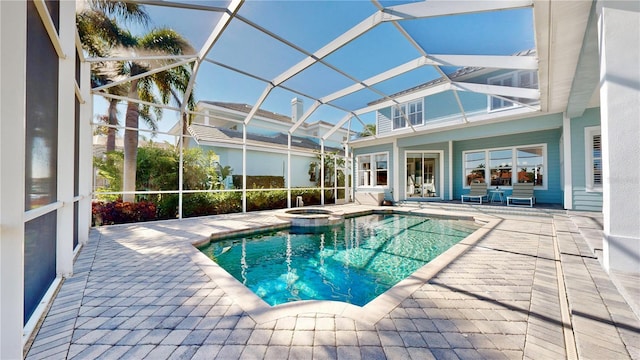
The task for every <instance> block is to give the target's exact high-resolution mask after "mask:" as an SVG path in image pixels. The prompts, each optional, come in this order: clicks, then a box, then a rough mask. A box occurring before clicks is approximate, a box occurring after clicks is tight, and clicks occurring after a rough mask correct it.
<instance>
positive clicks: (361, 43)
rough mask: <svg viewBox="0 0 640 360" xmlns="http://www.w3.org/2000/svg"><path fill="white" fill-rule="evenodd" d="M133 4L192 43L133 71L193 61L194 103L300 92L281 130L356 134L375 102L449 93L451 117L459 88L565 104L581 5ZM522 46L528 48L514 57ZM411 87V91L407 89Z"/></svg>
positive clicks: (284, 100)
mask: <svg viewBox="0 0 640 360" xmlns="http://www.w3.org/2000/svg"><path fill="white" fill-rule="evenodd" d="M135 2H136V3H139V4H143V5H145V8H146V10H147V12H148V13H149V14H150V16H151V19H152V26H155V27H170V28H173V29H175V30H176V31H178V32H179V33H181V34H182V35H183V36H185V37H186V38H187V39H188V40H189V41H190V43H191V44H192V45H193V47H194V48H195V49H196V50H195V53H193V54H190V55H183V56H167V57H164V59H165V60H166V61H167V62H165V64H164V65H163V66H157V67H156V68H153V69H152V70H151V71H149V72H147V73H145V74H142V75H139V76H148V75H151V74H153V73H156V72H160V71H164V70H166V69H168V68H171V67H174V66H180V65H184V64H185V63H193V74H192V77H191V80H190V83H189V87H188V89H187V92H186V94H185V98H186V97H187V96H188V94H190V93H191V92H193V93H194V95H195V98H196V100H206V101H223V102H232V103H242V104H249V105H250V106H252V110H251V111H250V112H249V113H248V114H247V116H246V118H245V119H244V121H243V123H244V124H249V123H250V122H251V120H252V118H253V117H254V116H255V114H256V112H257V111H258V109H263V110H267V111H272V112H277V113H285V114H286V113H288V111H289V106H290V105H289V102H290V100H291V99H292V98H294V97H297V98H301V99H303V100H304V102H305V104H306V105H307V108H306V109H305V110H306V111H305V112H304V115H303V116H302V117H301V118H299V119H298V120H297V122H295V123H293V124H292V126H291V128H290V129H289V132H290V133H292V134H293V133H294V132H295V130H296V129H297V128H298V127H299V126H300V125H301V124H302V123H304V122H313V121H318V120H322V121H325V122H329V123H331V124H334V128H333V129H332V130H331V131H330V132H329V133H327V134H325V135H324V136H323V138H325V139H326V138H328V137H329V136H330V135H331V134H332V133H333V132H334V131H335V130H337V129H339V128H345V129H349V130H351V131H355V132H358V131H360V130H362V129H363V128H364V126H365V125H366V124H375V116H374V114H375V111H376V110H378V109H380V108H383V107H388V106H391V105H393V104H398V103H402V102H404V101H407V100H409V99H412V98H416V97H417V96H429V95H433V94H437V93H442V92H449V93H451V94H452V96H453V97H454V98H455V101H456V103H457V104H458V106H459V108H460V114H461V119H462V120H463V119H464V118H465V114H466V110H465V106H464V103H463V102H462V101H460V97H459V96H458V93H459V92H476V93H482V94H486V95H490V96H495V97H499V98H509V99H510V100H512V99H513V98H527V99H534V100H539V105H536V106H534V107H531V106H528V105H527V107H529V108H531V110H534V111H536V112H562V111H565V110H566V108H567V103H568V101H569V95H570V93H571V90H572V85H573V83H574V75H575V74H576V67H577V66H578V59H579V58H580V51H581V49H582V44H583V41H587V40H585V39H583V37H584V34H585V28H586V27H587V25H588V19H589V13H590V11H591V5H592V4H591V2H586V1H585V2H551V1H532V0H504V1H485V0H479V1H435V0H427V1H418V2H415V1H378V0H371V1H243V0H233V1H230V2H227V1H196V0H191V1H179V2H178V1H162V0H140V1H135ZM560 20H562V21H560ZM591 25H592V26H595V25H593V24H591ZM559 34H561V35H562V36H559ZM531 50H534V51H531ZM522 52H527V55H529V56H518V55H517V54H518V53H522ZM145 58H150V59H151V58H157V56H156V55H152V56H149V55H148V54H146V55H145V54H135V53H128V54H125V55H113V56H112V57H110V58H93V59H91V58H90V59H88V61H122V60H144V59H145ZM465 68H490V69H516V70H533V71H537V72H538V77H539V78H538V83H539V89H525V88H516V87H507V86H492V85H484V84H482V85H479V84H473V83H467V82H464V81H458V80H457V79H455V78H452V77H451V74H453V73H455V72H456V71H460V70H461V69H465ZM583 72H584V73H588V72H586V71H583ZM131 79H132V78H122V79H121V80H119V81H117V82H113V83H110V84H108V85H104V86H100V87H96V88H94V89H93V93H94V94H99V95H101V96H104V97H115V95H109V94H106V93H104V92H103V90H105V89H107V88H109V87H111V86H115V85H117V84H121V83H126V82H128V81H131ZM425 84H430V85H429V86H424V85H425ZM421 85H422V86H421ZM413 88H416V89H419V90H416V91H413V92H409V93H408V94H407V91H406V90H408V89H413ZM583 93H584V94H582V95H580V94H578V95H573V98H572V101H573V102H572V103H573V104H581V106H582V107H585V106H587V105H588V104H590V103H593V102H594V101H597V99H591V94H592V93H593V92H589V91H586V92H585V91H583ZM121 99H122V100H125V99H126V98H121ZM126 100H129V99H126ZM181 104H182V105H181V107H180V108H177V107H172V106H167V105H162V104H157V106H159V107H162V108H167V109H171V110H175V111H176V112H177V111H179V112H181V113H184V112H187V113H193V114H198V113H197V111H196V112H194V111H190V110H188V109H187V108H186V102H185V101H182V102H181ZM574 107H575V106H574ZM426 111H428V109H427V110H426ZM574 111H575V109H574ZM577 111H579V109H578V110H577ZM461 123H464V121H461ZM412 130H413V131H416V129H412Z"/></svg>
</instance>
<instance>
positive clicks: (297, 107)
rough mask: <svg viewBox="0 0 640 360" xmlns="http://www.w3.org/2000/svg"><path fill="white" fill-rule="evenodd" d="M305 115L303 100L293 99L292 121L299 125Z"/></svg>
mask: <svg viewBox="0 0 640 360" xmlns="http://www.w3.org/2000/svg"><path fill="white" fill-rule="evenodd" d="M303 113H304V104H303V102H302V99H298V98H297V97H295V98H293V99H291V121H292V122H294V123H297V122H298V120H299V119H300V118H301V117H302V114H303Z"/></svg>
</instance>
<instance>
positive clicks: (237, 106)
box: [200, 100, 333, 127]
mask: <svg viewBox="0 0 640 360" xmlns="http://www.w3.org/2000/svg"><path fill="white" fill-rule="evenodd" d="M200 102H201V103H204V104H209V105H213V106H218V107H222V108H225V109H229V110H234V111H239V112H242V113H245V114H248V113H249V112H250V111H251V105H249V104H242V103H231V102H221V101H208V100H200ZM256 115H258V116H260V117H263V118H267V119H271V120H277V121H282V122H284V123H290V124H293V120H291V117H289V116H287V115H282V114H278V113H274V112H271V111H267V110H262V109H258V111H256ZM312 124H325V125H328V126H333V124H332V123H329V122H326V121H322V120H318V121H314V122H312V123H307V122H305V123H303V124H302V127H308V126H311V125H312Z"/></svg>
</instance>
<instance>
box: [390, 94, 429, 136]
mask: <svg viewBox="0 0 640 360" xmlns="http://www.w3.org/2000/svg"><path fill="white" fill-rule="evenodd" d="M415 104H419V105H420V109H421V110H420V119H419V120H420V121H419V122H418V123H415V124H413V123H411V122H410V119H411V115H412V114H417V112H414V113H412V112H410V111H409V108H410V106H411V105H415ZM396 118H400V119H402V123H403V124H404V125H403V126H396ZM410 123H411V125H413V126H420V125H424V98H421V99H418V100H413V101H407V102H405V103H402V104H399V105H395V106H392V107H391V129H392V130H400V129H406V128H408V127H410V125H409V124H410Z"/></svg>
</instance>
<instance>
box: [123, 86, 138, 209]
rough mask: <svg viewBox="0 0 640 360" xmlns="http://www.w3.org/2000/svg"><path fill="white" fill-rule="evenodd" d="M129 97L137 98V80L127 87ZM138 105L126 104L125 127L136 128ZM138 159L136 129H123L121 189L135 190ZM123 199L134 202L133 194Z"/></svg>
mask: <svg viewBox="0 0 640 360" xmlns="http://www.w3.org/2000/svg"><path fill="white" fill-rule="evenodd" d="M129 98H130V99H139V96H138V80H133V81H132V82H131V88H130V89H129ZM138 107H139V105H138V103H135V102H129V103H128V104H127V115H126V118H125V119H126V120H125V125H126V127H127V128H135V129H137V128H138V117H139V111H140V110H139V108H138ZM137 160H138V130H129V129H126V130H125V131H124V171H123V176H122V190H123V191H135V190H136V168H137ZM122 200H123V201H129V202H134V201H135V195H133V194H124V195H123V196H122Z"/></svg>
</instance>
